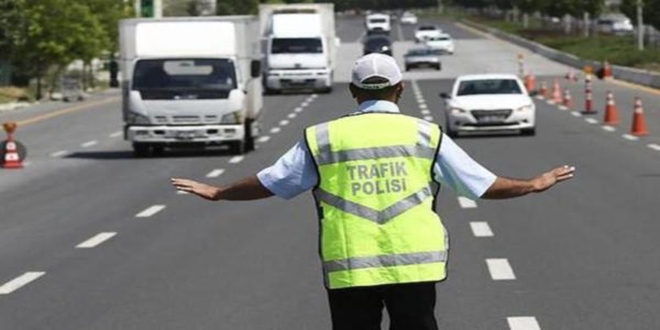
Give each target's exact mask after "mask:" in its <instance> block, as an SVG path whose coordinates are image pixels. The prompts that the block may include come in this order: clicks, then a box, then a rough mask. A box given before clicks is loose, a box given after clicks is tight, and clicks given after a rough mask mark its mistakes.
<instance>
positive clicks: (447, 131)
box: [444, 122, 458, 139]
mask: <svg viewBox="0 0 660 330" xmlns="http://www.w3.org/2000/svg"><path fill="white" fill-rule="evenodd" d="M444 129H445V134H447V136H448V137H450V138H452V139H453V138H456V137H458V132H456V131H454V130H453V129H451V127H450V126H449V123H447V122H445V127H444Z"/></svg>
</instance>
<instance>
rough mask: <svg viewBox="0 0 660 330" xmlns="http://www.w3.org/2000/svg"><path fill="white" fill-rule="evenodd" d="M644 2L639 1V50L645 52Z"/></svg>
mask: <svg viewBox="0 0 660 330" xmlns="http://www.w3.org/2000/svg"><path fill="white" fill-rule="evenodd" d="M643 10H644V9H643V3H642V0H637V49H638V50H644V17H643V14H644V11H643Z"/></svg>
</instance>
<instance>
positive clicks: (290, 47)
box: [270, 38, 323, 54]
mask: <svg viewBox="0 0 660 330" xmlns="http://www.w3.org/2000/svg"><path fill="white" fill-rule="evenodd" d="M270 52H271V53H272V54H321V53H323V44H322V43H321V39H319V38H276V39H273V43H272V45H271V50H270Z"/></svg>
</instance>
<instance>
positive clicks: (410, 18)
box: [400, 11, 417, 25]
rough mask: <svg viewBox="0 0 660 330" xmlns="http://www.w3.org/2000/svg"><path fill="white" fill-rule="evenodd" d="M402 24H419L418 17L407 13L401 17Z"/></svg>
mask: <svg viewBox="0 0 660 330" xmlns="http://www.w3.org/2000/svg"><path fill="white" fill-rule="evenodd" d="M400 21H401V24H413V25H414V24H417V15H415V14H413V13H411V12H409V11H407V12H405V13H403V15H401V20H400Z"/></svg>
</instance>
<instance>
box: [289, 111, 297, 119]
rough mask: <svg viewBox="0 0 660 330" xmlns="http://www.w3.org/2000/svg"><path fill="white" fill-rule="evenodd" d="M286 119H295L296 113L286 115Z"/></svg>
mask: <svg viewBox="0 0 660 330" xmlns="http://www.w3.org/2000/svg"><path fill="white" fill-rule="evenodd" d="M287 117H288V118H289V119H293V118H296V113H295V112H293V113H290V114H288V115H287Z"/></svg>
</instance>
